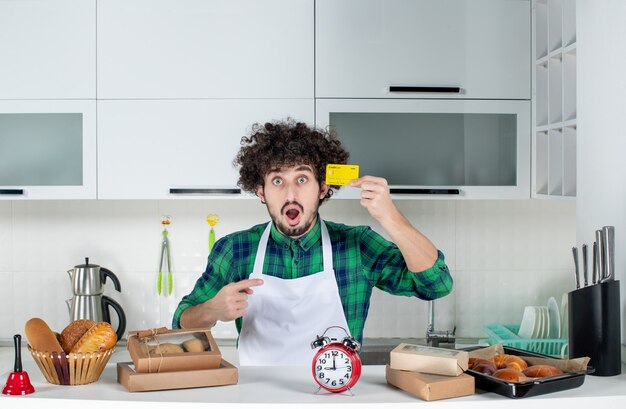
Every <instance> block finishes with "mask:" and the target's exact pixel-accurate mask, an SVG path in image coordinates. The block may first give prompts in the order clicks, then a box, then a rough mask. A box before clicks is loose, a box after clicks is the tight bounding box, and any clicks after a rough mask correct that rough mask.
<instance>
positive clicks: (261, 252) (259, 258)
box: [250, 222, 272, 276]
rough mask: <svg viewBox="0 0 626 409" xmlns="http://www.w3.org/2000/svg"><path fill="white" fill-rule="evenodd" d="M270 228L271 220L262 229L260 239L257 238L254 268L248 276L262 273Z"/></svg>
mask: <svg viewBox="0 0 626 409" xmlns="http://www.w3.org/2000/svg"><path fill="white" fill-rule="evenodd" d="M271 230H272V222H269V223H268V224H267V227H266V228H265V230H264V231H263V234H262V235H261V239H260V240H259V247H258V248H257V251H256V257H255V258H254V268H253V269H252V274H250V276H253V275H254V276H260V275H261V274H263V262H264V261H265V250H266V249H267V240H268V239H269V237H270V231H271Z"/></svg>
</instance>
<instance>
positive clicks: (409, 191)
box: [389, 188, 461, 195]
mask: <svg viewBox="0 0 626 409" xmlns="http://www.w3.org/2000/svg"><path fill="white" fill-rule="evenodd" d="M389 193H391V194H400V195H458V194H461V191H460V190H459V189H414V188H390V189H389Z"/></svg>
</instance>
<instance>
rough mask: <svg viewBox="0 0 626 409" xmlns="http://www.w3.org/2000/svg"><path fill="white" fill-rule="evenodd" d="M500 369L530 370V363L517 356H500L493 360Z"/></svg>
mask: <svg viewBox="0 0 626 409" xmlns="http://www.w3.org/2000/svg"><path fill="white" fill-rule="evenodd" d="M492 360H493V362H494V363H495V364H496V366H497V367H498V369H502V368H513V369H517V370H518V371H521V370H523V369H526V368H528V363H526V361H524V360H523V359H522V358H520V357H519V356H517V355H509V354H499V355H495V356H494V357H493V358H492Z"/></svg>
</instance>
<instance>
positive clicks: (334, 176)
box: [326, 163, 359, 186]
mask: <svg viewBox="0 0 626 409" xmlns="http://www.w3.org/2000/svg"><path fill="white" fill-rule="evenodd" d="M358 178H359V165H338V164H332V163H329V164H328V165H326V184H327V185H335V186H349V185H350V182H351V181H353V180H357V179H358Z"/></svg>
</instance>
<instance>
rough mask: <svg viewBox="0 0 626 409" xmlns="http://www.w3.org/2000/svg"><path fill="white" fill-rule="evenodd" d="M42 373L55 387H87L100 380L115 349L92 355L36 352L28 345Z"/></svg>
mask: <svg viewBox="0 0 626 409" xmlns="http://www.w3.org/2000/svg"><path fill="white" fill-rule="evenodd" d="M28 350H29V351H30V353H31V354H32V356H33V358H34V359H35V362H37V366H39V369H40V370H41V373H43V375H44V376H45V377H46V380H47V381H48V382H50V383H52V384H55V385H86V384H88V383H92V382H95V381H97V380H98V378H100V375H101V374H102V371H103V370H104V367H105V366H106V364H107V362H108V361H109V358H111V355H112V354H113V351H114V350H115V348H111V349H109V350H107V351H102V352H92V353H69V354H66V353H57V352H52V353H50V352H42V351H36V350H34V349H32V348H31V347H30V345H28Z"/></svg>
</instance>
